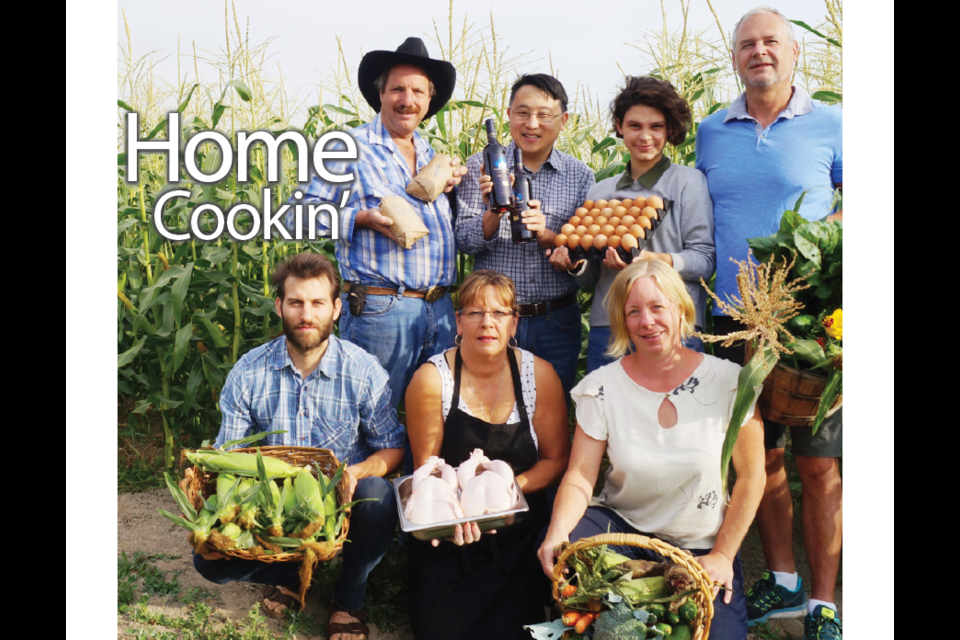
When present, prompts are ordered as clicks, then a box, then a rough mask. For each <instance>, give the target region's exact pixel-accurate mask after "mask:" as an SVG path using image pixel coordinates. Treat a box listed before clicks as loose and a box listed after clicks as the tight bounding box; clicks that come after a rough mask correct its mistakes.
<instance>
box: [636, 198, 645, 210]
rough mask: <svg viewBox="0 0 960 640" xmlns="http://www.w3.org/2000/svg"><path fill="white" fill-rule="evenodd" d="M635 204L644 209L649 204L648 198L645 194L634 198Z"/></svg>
mask: <svg viewBox="0 0 960 640" xmlns="http://www.w3.org/2000/svg"><path fill="white" fill-rule="evenodd" d="M633 206H635V207H637V208H638V209H643V208H644V207H645V206H647V199H646V198H644V197H643V196H640V197H639V198H634V199H633Z"/></svg>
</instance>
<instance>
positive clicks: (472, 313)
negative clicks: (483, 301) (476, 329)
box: [460, 309, 513, 322]
mask: <svg viewBox="0 0 960 640" xmlns="http://www.w3.org/2000/svg"><path fill="white" fill-rule="evenodd" d="M488 313H489V314H490V317H491V318H493V320H494V321H495V322H503V321H504V320H506V319H507V318H510V317H512V316H513V311H501V310H500V309H494V310H493V311H487V310H485V309H464V310H463V311H461V312H460V317H461V318H466V319H467V320H469V321H470V322H481V321H482V320H483V317H484V316H485V315H487V314H488Z"/></svg>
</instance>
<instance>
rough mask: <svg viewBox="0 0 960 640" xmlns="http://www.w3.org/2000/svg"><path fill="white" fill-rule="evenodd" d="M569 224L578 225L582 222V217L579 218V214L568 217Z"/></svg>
mask: <svg viewBox="0 0 960 640" xmlns="http://www.w3.org/2000/svg"><path fill="white" fill-rule="evenodd" d="M570 224H572V225H573V226H575V227H579V226H580V225H581V224H583V218H581V217H580V216H573V217H572V218H570Z"/></svg>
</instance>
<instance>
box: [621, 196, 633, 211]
mask: <svg viewBox="0 0 960 640" xmlns="http://www.w3.org/2000/svg"><path fill="white" fill-rule="evenodd" d="M620 206H621V207H623V208H624V209H629V208H630V207H632V206H633V200H631V199H630V198H627V199H626V200H624V201H623V202H621V203H620Z"/></svg>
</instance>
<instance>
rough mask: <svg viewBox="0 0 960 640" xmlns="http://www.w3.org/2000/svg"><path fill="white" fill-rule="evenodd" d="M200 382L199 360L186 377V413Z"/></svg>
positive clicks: (200, 366) (201, 370)
mask: <svg viewBox="0 0 960 640" xmlns="http://www.w3.org/2000/svg"><path fill="white" fill-rule="evenodd" d="M191 326H192V325H191ZM201 382H203V365H201V364H200V361H199V360H196V361H194V363H193V369H191V370H190V375H189V376H188V377H187V386H186V388H185V389H186V390H185V391H184V397H183V407H184V408H185V409H186V410H187V411H189V410H190V408H191V407H192V406H193V400H194V398H196V397H197V391H198V390H199V389H200V383H201Z"/></svg>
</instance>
